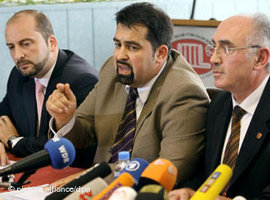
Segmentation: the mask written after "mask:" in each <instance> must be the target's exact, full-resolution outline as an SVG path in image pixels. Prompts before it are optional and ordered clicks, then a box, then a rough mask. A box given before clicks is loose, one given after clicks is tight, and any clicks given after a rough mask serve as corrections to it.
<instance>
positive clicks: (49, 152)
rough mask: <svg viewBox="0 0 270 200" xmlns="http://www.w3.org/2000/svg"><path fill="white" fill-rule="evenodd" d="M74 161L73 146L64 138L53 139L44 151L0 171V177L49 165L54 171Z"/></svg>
mask: <svg viewBox="0 0 270 200" xmlns="http://www.w3.org/2000/svg"><path fill="white" fill-rule="evenodd" d="M74 159H75V148H74V146H73V144H72V143H71V142H70V141H69V140H68V139H66V138H53V139H51V140H49V141H48V142H47V143H46V144H45V146H44V150H41V151H39V152H36V153H34V154H31V155H29V156H27V157H25V158H23V159H21V160H19V161H18V162H16V163H14V164H12V165H9V166H7V167H5V168H4V169H2V170H0V176H5V175H8V174H16V173H20V172H25V171H28V170H33V169H37V168H41V167H45V166H47V165H50V164H51V165H52V167H53V168H55V169H62V168H64V167H67V166H69V165H71V164H72V162H73V161H74Z"/></svg>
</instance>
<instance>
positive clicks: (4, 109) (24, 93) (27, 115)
mask: <svg viewBox="0 0 270 200" xmlns="http://www.w3.org/2000/svg"><path fill="white" fill-rule="evenodd" d="M97 80H98V79H97V71H96V70H95V69H94V68H92V67H91V66H90V64H88V63H87V62H86V61H85V60H84V59H83V58H81V57H79V56H78V55H76V54H74V53H73V52H71V51H69V50H60V51H59V56H58V58H57V62H56V65H55V68H54V70H53V72H52V75H51V77H50V80H49V82H48V86H47V89H46V94H45V98H44V104H43V108H42V116H41V125H40V131H39V136H38V137H36V130H37V109H36V100H35V82H34V78H30V77H24V76H22V75H21V73H20V72H19V71H18V70H17V69H16V68H15V67H14V68H13V69H12V71H11V74H10V76H9V80H8V85H7V93H6V96H5V97H4V99H3V101H2V102H1V103H0V115H7V116H9V118H10V119H11V121H12V122H13V124H14V126H15V128H16V129H17V131H18V133H19V135H21V136H23V137H24V139H22V140H20V141H19V142H18V143H17V144H16V145H15V147H14V148H13V149H12V150H11V153H13V154H15V155H17V156H26V155H29V154H32V153H34V152H37V151H39V150H42V149H43V147H44V144H45V143H46V142H47V140H48V129H49V120H50V118H51V116H50V115H49V113H48V112H47V110H46V101H47V99H48V97H49V95H50V94H51V93H52V92H53V90H54V89H55V88H56V84H57V83H69V84H70V86H71V89H72V91H73V92H74V94H75V96H76V98H77V105H79V104H80V103H81V102H82V101H83V100H84V98H85V97H86V96H87V95H88V93H89V91H90V90H91V89H92V88H93V87H94V85H95V84H96V82H97Z"/></svg>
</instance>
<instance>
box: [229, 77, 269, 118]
mask: <svg viewBox="0 0 270 200" xmlns="http://www.w3.org/2000/svg"><path fill="white" fill-rule="evenodd" d="M268 79H269V75H268V76H267V77H265V79H264V80H263V81H262V83H261V84H260V85H259V87H257V88H256V90H254V91H253V92H252V93H251V94H250V95H249V96H248V97H247V98H245V99H244V101H243V102H242V103H241V104H239V103H237V101H236V100H235V99H234V97H233V95H232V102H233V108H234V107H235V106H236V105H239V106H240V107H241V108H243V109H244V110H245V111H246V112H247V113H249V114H252V115H253V114H254V112H255V109H256V107H257V105H258V103H259V101H260V98H261V96H262V93H263V90H264V88H265V86H266V84H267V81H268Z"/></svg>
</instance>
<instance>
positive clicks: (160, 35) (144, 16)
mask: <svg viewBox="0 0 270 200" xmlns="http://www.w3.org/2000/svg"><path fill="white" fill-rule="evenodd" d="M116 22H117V24H119V23H120V24H123V25H125V26H127V27H129V28H130V27H132V26H134V25H138V24H140V25H143V26H145V27H146V28H147V29H148V32H147V36H146V39H147V40H148V41H149V42H150V43H151V45H152V48H153V50H154V51H155V50H156V48H157V47H159V46H160V45H166V46H167V47H168V49H169V51H170V49H171V40H172V35H173V25H172V21H171V19H170V18H169V16H168V15H167V14H166V13H165V12H163V11H162V10H161V9H159V8H157V7H155V6H154V5H153V4H151V3H146V2H143V3H134V4H131V5H129V6H127V7H125V8H123V9H121V10H120V11H118V12H117V13H116Z"/></svg>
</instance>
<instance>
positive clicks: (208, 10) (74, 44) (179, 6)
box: [0, 0, 270, 100]
mask: <svg viewBox="0 0 270 200" xmlns="http://www.w3.org/2000/svg"><path fill="white" fill-rule="evenodd" d="M143 1H148V2H152V3H154V4H156V5H157V6H158V7H160V8H162V9H163V10H164V11H165V12H167V13H168V15H169V16H170V17H171V18H172V19H189V18H190V14H191V10H192V3H193V0H178V1H175V0H143ZM134 2H141V0H140V1H138V0H137V1H136V0H134V1H131V0H129V1H123V0H122V1H113V2H94V3H73V4H51V5H41V4H39V5H31V6H12V7H11V6H8V5H7V6H6V7H0V63H1V64H0V100H2V98H3V97H4V95H5V92H6V84H7V79H8V76H9V73H10V71H11V69H12V67H13V66H14V63H13V61H12V59H11V57H10V55H9V51H8V49H7V47H6V45H5V37H4V30H5V23H6V21H7V20H8V18H9V17H11V16H12V15H13V14H14V13H15V12H17V11H19V10H22V9H37V10H40V11H42V12H44V13H45V14H46V15H47V16H48V17H49V18H50V20H51V22H52V25H53V28H54V31H55V35H56V37H57V39H58V43H59V46H60V48H68V49H71V50H73V51H75V52H76V53H77V54H79V55H80V56H82V57H83V58H85V59H86V60H87V61H88V62H89V63H91V64H92V65H93V66H94V67H95V68H96V69H100V67H101V66H102V64H103V62H104V61H105V60H106V58H107V57H109V56H110V55H112V53H113V42H112V38H113V34H114V31H115V27H116V26H115V13H116V12H117V11H118V10H119V9H121V8H123V7H125V6H126V5H128V4H131V3H134ZM225 11H226V12H225ZM249 11H250V12H256V11H261V12H264V13H270V1H269V0H260V1H254V0H228V1H221V0H218V1H216V0H200V1H197V3H196V7H195V13H194V19H200V20H208V19H210V18H212V17H214V18H216V19H217V20H223V19H225V18H227V17H228V16H231V15H233V14H236V13H241V12H249ZM210 84H212V83H210Z"/></svg>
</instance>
